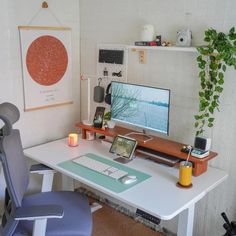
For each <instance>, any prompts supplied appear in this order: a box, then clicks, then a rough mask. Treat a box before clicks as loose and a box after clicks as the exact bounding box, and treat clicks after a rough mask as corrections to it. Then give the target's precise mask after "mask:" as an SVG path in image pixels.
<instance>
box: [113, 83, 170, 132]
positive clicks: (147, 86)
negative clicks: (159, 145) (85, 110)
mask: <svg viewBox="0 0 236 236" xmlns="http://www.w3.org/2000/svg"><path fill="white" fill-rule="evenodd" d="M113 83H118V84H127V85H134V86H140V87H146V88H152V89H157V90H158V89H159V90H165V91H168V102H169V103H168V117H167V132H165V131H162V130H157V129H152V128H149V127H144V126H141V125H138V124H134V123H131V122H127V121H122V120H119V119H115V118H112V103H111V120H113V121H114V122H118V123H119V124H124V125H128V126H133V127H137V128H141V129H142V131H152V132H155V133H160V134H164V135H167V136H168V135H169V130H170V124H169V121H170V94H171V90H170V89H167V88H161V87H154V86H149V85H144V84H134V83H124V82H120V81H112V82H111V97H112V84H113Z"/></svg>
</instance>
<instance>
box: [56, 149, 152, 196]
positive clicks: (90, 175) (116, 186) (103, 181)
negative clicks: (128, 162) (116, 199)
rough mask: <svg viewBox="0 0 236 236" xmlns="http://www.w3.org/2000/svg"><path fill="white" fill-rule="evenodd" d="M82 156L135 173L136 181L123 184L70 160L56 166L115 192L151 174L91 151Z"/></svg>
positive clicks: (123, 189)
mask: <svg viewBox="0 0 236 236" xmlns="http://www.w3.org/2000/svg"><path fill="white" fill-rule="evenodd" d="M83 156H87V157H89V158H91V159H94V160H97V161H100V162H102V163H105V164H107V165H110V166H113V167H116V168H118V169H120V170H123V171H126V172H128V175H135V176H136V177H137V181H135V182H134V183H132V184H123V183H121V182H120V181H119V180H115V179H113V178H111V177H109V176H106V175H103V174H100V173H98V172H96V171H94V170H90V169H88V168H86V167H83V166H81V165H79V164H76V163H74V162H73V161H72V160H70V161H65V162H61V163H59V164H58V166H60V167H62V168H63V169H65V170H67V171H70V172H72V173H73V174H76V175H78V176H81V177H83V178H85V179H87V180H90V181H92V182H94V183H96V184H98V185H101V186H103V187H105V188H107V189H109V190H111V191H113V192H116V193H121V192H123V191H125V190H127V189H129V188H131V187H133V186H134V185H136V184H138V183H141V182H143V181H144V180H146V179H148V178H150V177H151V176H150V175H148V174H145V173H143V172H141V171H138V170H135V169H132V168H130V167H127V166H125V165H122V164H119V163H117V162H114V161H111V160H108V159H105V158H103V157H100V156H97V155H95V154H92V153H86V154H85V155H83Z"/></svg>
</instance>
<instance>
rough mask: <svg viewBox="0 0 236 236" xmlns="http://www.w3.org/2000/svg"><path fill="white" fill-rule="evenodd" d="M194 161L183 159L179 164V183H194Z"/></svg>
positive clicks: (185, 184)
mask: <svg viewBox="0 0 236 236" xmlns="http://www.w3.org/2000/svg"><path fill="white" fill-rule="evenodd" d="M192 169H193V166H192V163H191V162H187V161H181V162H180V165H179V184H180V185H181V186H183V187H189V186H191V185H192Z"/></svg>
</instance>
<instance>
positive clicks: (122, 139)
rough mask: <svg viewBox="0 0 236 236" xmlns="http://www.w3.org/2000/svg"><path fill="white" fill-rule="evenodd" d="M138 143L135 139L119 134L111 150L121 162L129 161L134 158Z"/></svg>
mask: <svg viewBox="0 0 236 236" xmlns="http://www.w3.org/2000/svg"><path fill="white" fill-rule="evenodd" d="M137 143H138V142H137V141H136V140H135V139H132V138H129V137H126V136H122V135H117V136H116V137H115V139H114V141H113V143H112V145H111V148H110V151H109V152H110V153H113V154H115V155H117V156H118V157H119V158H117V159H115V160H117V161H120V162H127V161H130V160H132V157H133V154H134V151H135V148H136V146H137Z"/></svg>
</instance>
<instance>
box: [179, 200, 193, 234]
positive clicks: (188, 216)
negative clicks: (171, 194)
mask: <svg viewBox="0 0 236 236" xmlns="http://www.w3.org/2000/svg"><path fill="white" fill-rule="evenodd" d="M194 206H195V205H194V204H193V205H191V206H190V207H189V208H187V209H186V210H184V211H182V212H181V213H180V214H179V221H178V233H177V236H192V235H193V219H194Z"/></svg>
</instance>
